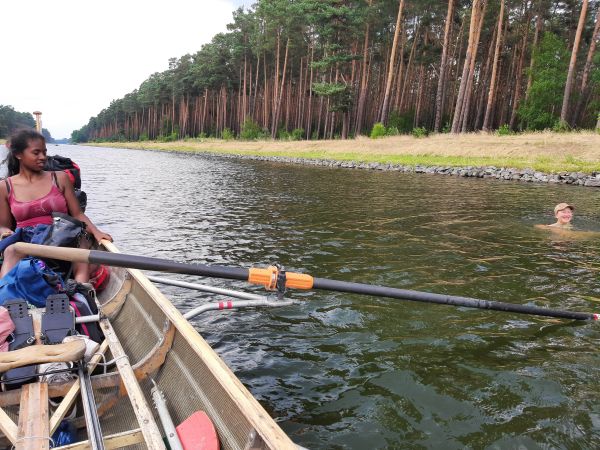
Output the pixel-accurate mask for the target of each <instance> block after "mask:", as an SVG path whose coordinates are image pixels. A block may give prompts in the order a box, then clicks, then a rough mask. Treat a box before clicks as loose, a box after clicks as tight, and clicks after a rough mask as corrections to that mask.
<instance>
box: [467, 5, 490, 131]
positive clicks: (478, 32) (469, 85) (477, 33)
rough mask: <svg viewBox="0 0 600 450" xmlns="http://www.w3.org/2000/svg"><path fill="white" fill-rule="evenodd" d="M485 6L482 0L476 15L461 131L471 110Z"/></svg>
mask: <svg viewBox="0 0 600 450" xmlns="http://www.w3.org/2000/svg"><path fill="white" fill-rule="evenodd" d="M486 7H487V1H486V0H484V1H483V2H482V8H481V11H479V12H478V17H477V28H476V31H475V36H474V38H473V39H474V40H473V52H472V54H471V64H470V65H469V76H468V79H467V90H466V92H465V95H464V106H463V112H462V116H463V117H462V125H461V131H462V132H463V133H464V132H466V131H467V130H468V129H467V126H468V124H469V112H470V110H471V99H472V98H473V80H474V75H475V61H476V59H477V49H478V47H479V36H481V28H482V27H483V16H484V15H485V9H486Z"/></svg>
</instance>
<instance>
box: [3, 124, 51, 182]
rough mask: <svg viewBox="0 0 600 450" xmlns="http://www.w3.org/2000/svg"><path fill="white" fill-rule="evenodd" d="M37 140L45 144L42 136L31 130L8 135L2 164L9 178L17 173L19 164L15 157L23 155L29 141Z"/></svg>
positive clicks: (21, 130)
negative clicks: (6, 152)
mask: <svg viewBox="0 0 600 450" xmlns="http://www.w3.org/2000/svg"><path fill="white" fill-rule="evenodd" d="M37 140H41V141H43V142H44V143H46V138H44V135H43V134H41V133H38V132H37V131H35V130H34V129H32V128H21V129H19V130H16V131H14V132H13V133H12V134H11V135H10V137H9V138H8V141H6V146H7V147H8V150H9V152H8V155H6V158H5V159H4V161H2V164H6V166H7V168H8V170H7V172H8V176H9V177H12V176H13V175H16V174H18V173H19V169H20V164H19V160H18V159H17V155H20V154H21V153H23V152H24V151H25V149H26V148H27V147H28V146H29V143H30V142H31V141H37Z"/></svg>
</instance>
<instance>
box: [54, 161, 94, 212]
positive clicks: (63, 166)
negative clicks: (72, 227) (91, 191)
mask: <svg viewBox="0 0 600 450" xmlns="http://www.w3.org/2000/svg"><path fill="white" fill-rule="evenodd" d="M44 170H47V171H60V170H62V171H63V172H65V173H66V174H67V176H68V177H69V179H70V180H71V183H72V184H73V187H74V188H75V197H77V200H79V205H80V206H81V210H82V211H84V212H85V207H86V206H87V195H86V193H85V192H83V191H82V190H81V169H80V168H79V166H78V165H77V164H76V163H74V162H73V160H71V158H67V157H65V156H59V155H53V156H48V157H47V158H46V165H45V166H44Z"/></svg>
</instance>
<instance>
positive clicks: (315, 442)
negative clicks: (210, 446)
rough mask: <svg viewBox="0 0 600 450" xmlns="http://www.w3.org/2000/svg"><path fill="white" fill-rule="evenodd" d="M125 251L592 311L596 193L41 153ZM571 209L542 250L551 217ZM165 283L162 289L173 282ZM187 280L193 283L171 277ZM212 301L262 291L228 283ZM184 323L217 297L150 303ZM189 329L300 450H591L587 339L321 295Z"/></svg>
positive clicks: (181, 296) (103, 153) (594, 367)
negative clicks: (60, 165) (78, 189)
mask: <svg viewBox="0 0 600 450" xmlns="http://www.w3.org/2000/svg"><path fill="white" fill-rule="evenodd" d="M48 149H49V153H50V154H54V153H56V154H61V155H64V156H70V157H72V158H73V159H74V160H75V161H77V163H79V164H80V166H81V167H82V173H83V185H84V186H83V187H84V190H86V191H87V193H88V196H89V208H88V215H89V216H90V217H91V218H92V219H93V220H94V221H95V223H96V224H97V225H98V226H99V227H100V228H101V229H103V230H105V231H108V232H110V233H111V234H112V235H113V237H114V238H115V243H116V244H117V246H118V247H119V248H120V249H121V250H122V251H124V252H129V253H137V254H141V255H147V256H155V257H160V258H173V259H176V260H178V261H187V262H197V263H206V264H222V265H232V266H243V267H250V266H266V265H268V264H269V263H272V262H278V263H280V264H283V265H284V266H285V267H286V268H287V269H288V270H294V271H302V272H306V273H310V274H312V275H314V276H317V277H323V278H333V279H338V280H346V281H356V282H365V283H374V284H382V285H387V286H394V287H399V288H405V289H416V290H421V291H427V292H437V293H443V294H452V295H461V296H467V297H476V298H483V299H490V300H499V301H505V302H512V303H517V304H530V305H538V306H547V307H552V308H556V309H565V310H573V311H585V312H598V311H600V287H599V286H598V280H599V276H600V214H599V211H600V190H597V189H593V188H583V187H573V186H557V185H546V184H525V183H515V182H499V181H495V180H480V179H461V178H456V177H445V176H439V175H437V176H436V175H410V174H401V173H396V172H379V171H364V170H347V169H330V168H318V167H304V166H299V165H288V164H281V163H274V162H264V161H262V162H260V161H251V160H244V159H234V158H224V157H217V156H203V155H190V154H176V153H161V152H150V151H136V150H122V149H110V148H108V149H99V148H93V147H78V146H52V145H51V146H49V148H48ZM563 201H565V202H569V203H572V204H574V205H576V211H575V219H574V222H575V225H576V226H577V227H578V228H580V229H583V230H587V231H598V232H599V233H598V234H596V235H594V234H590V233H588V234H584V233H582V234H579V235H577V234H574V235H572V236H557V235H553V234H551V233H549V232H548V231H544V230H539V229H536V228H534V225H535V224H537V223H551V222H552V219H553V217H552V208H553V206H554V205H555V204H556V203H559V202H563ZM171 276H173V275H171ZM173 277H174V278H177V279H181V280H187V281H191V282H205V281H207V280H203V279H200V278H197V277H190V276H177V275H175V276H173ZM211 283H213V284H215V285H217V286H221V287H234V288H243V289H246V290H251V291H255V292H261V290H260V288H256V287H250V288H249V287H248V286H245V285H244V284H241V283H238V282H229V281H225V280H212V281H211ZM160 288H161V290H163V291H164V292H165V293H167V294H168V295H169V296H170V297H171V298H172V299H173V301H174V302H175V304H176V306H177V307H178V308H179V309H180V310H181V311H182V312H185V311H188V310H190V309H192V308H193V307H195V306H197V305H199V304H202V303H204V302H208V301H211V300H215V299H216V298H214V297H208V296H206V295H205V294H200V293H195V292H193V293H192V292H189V291H182V290H181V289H179V288H173V287H160ZM289 297H290V298H292V299H295V300H297V301H298V303H297V304H296V305H294V306H289V307H284V308H278V309H262V310H258V309H257V310H248V311H245V312H217V313H212V314H211V313H207V314H205V315H203V316H202V317H199V318H197V319H196V320H195V322H194V325H195V327H196V329H197V330H198V331H199V332H200V333H201V334H202V336H204V337H205V339H207V340H208V342H209V343H210V344H211V345H212V346H213V348H214V349H215V350H216V351H217V353H218V354H219V355H220V356H221V357H222V358H223V359H224V360H225V361H226V363H227V364H228V365H229V366H230V367H231V368H232V369H233V371H234V372H235V373H236V375H237V376H238V377H239V378H240V380H241V381H242V382H243V383H244V384H245V385H246V386H248V388H249V389H250V391H251V392H252V394H253V395H254V396H255V397H256V398H257V399H258V400H259V401H260V402H261V404H262V405H264V407H265V408H266V409H267V411H268V412H269V413H270V414H271V415H272V416H273V417H274V418H275V419H276V420H277V421H278V422H279V424H280V425H281V426H282V428H283V429H284V430H285V431H286V432H287V433H288V434H289V435H290V437H291V438H292V439H293V440H294V441H295V442H296V443H298V444H300V445H302V446H304V447H308V448H312V449H383V448H411V449H426V448H444V449H462V448H477V449H479V448H489V449H514V448H527V449H538V448H539V449H547V448H553V449H554V448H559V449H560V448H564V449H573V448H599V447H600V392H599V391H600V384H599V382H598V380H599V379H600V370H599V369H600V348H599V345H598V344H599V338H600V323H588V322H577V323H576V322H573V321H569V320H557V319H550V318H541V317H533V316H527V315H518V314H512V313H502V312H495V311H482V310H472V309H467V308H456V307H450V306H439V305H430V304H423V303H414V302H408V301H400V300H391V299H383V298H372V297H365V296H358V295H349V294H339V293H332V292H324V291H319V292H299V291H294V292H291V293H290V295H289Z"/></svg>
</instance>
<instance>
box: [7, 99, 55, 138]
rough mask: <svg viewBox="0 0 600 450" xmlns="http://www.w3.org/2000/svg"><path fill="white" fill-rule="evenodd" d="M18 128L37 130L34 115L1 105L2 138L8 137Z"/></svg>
mask: <svg viewBox="0 0 600 450" xmlns="http://www.w3.org/2000/svg"><path fill="white" fill-rule="evenodd" d="M18 128H35V119H34V118H33V115H31V113H25V112H19V111H15V110H14V108H13V107H12V106H8V105H6V106H5V105H0V138H6V137H8V136H9V135H10V134H11V133H12V132H13V131H14V130H16V129H18ZM46 131H47V130H46Z"/></svg>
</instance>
